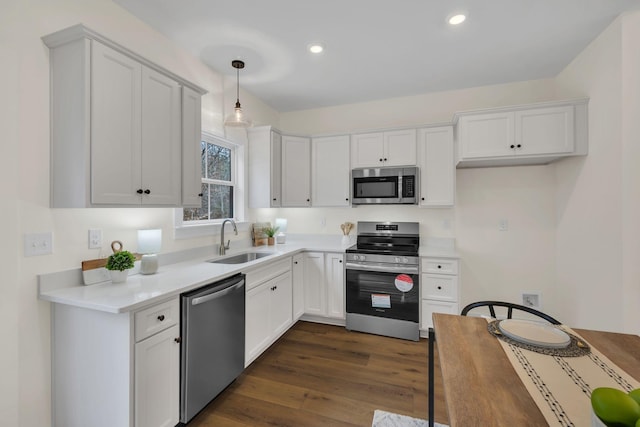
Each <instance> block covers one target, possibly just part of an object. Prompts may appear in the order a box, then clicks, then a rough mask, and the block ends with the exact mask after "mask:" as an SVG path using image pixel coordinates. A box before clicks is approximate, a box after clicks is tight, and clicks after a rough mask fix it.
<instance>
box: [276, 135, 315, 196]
mask: <svg viewBox="0 0 640 427" xmlns="http://www.w3.org/2000/svg"><path fill="white" fill-rule="evenodd" d="M310 165H311V142H310V140H309V138H300V137H297V136H283V137H282V206H286V207H300V206H310V204H311V171H310Z"/></svg>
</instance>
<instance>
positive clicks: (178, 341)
mask: <svg viewBox="0 0 640 427" xmlns="http://www.w3.org/2000/svg"><path fill="white" fill-rule="evenodd" d="M173 340H174V341H175V342H177V343H178V344H180V343H181V342H182V338H180V337H177V338H174V339H173Z"/></svg>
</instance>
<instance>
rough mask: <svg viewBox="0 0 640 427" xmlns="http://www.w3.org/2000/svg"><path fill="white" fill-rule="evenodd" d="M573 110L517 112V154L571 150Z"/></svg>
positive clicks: (555, 109) (541, 109)
mask: <svg viewBox="0 0 640 427" xmlns="http://www.w3.org/2000/svg"><path fill="white" fill-rule="evenodd" d="M573 110H574V107H573V106H567V107H550V108H537V109H533V110H524V111H516V113H515V120H516V125H515V126H516V131H515V132H516V133H515V140H516V147H518V146H519V147H518V149H517V150H516V152H517V153H518V154H519V155H527V154H555V153H571V152H573V151H574V145H575V144H574V141H575V137H574V132H573V129H574V126H573V123H574V117H573V116H574V114H573Z"/></svg>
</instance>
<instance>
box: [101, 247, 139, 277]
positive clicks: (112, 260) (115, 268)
mask: <svg viewBox="0 0 640 427" xmlns="http://www.w3.org/2000/svg"><path fill="white" fill-rule="evenodd" d="M135 261H136V257H135V255H133V254H132V253H131V252H129V251H118V252H116V253H113V254H111V255H109V258H108V259H107V265H106V266H105V268H106V269H107V270H109V274H110V275H111V281H112V282H113V283H122V282H125V281H126V280H127V276H128V275H129V272H128V271H127V270H129V269H131V268H133V265H134V263H135Z"/></svg>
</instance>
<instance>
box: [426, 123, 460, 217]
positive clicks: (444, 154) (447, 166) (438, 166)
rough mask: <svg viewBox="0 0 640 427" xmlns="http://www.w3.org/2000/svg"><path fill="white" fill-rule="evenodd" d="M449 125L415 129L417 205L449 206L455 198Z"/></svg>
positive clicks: (452, 152)
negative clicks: (417, 173) (416, 130)
mask: <svg viewBox="0 0 640 427" xmlns="http://www.w3.org/2000/svg"><path fill="white" fill-rule="evenodd" d="M454 157H455V156H454V146H453V126H438V127H432V128H425V129H419V130H418V166H419V167H420V206H425V207H449V206H453V205H454V197H455V177H456V170H455V158H454Z"/></svg>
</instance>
